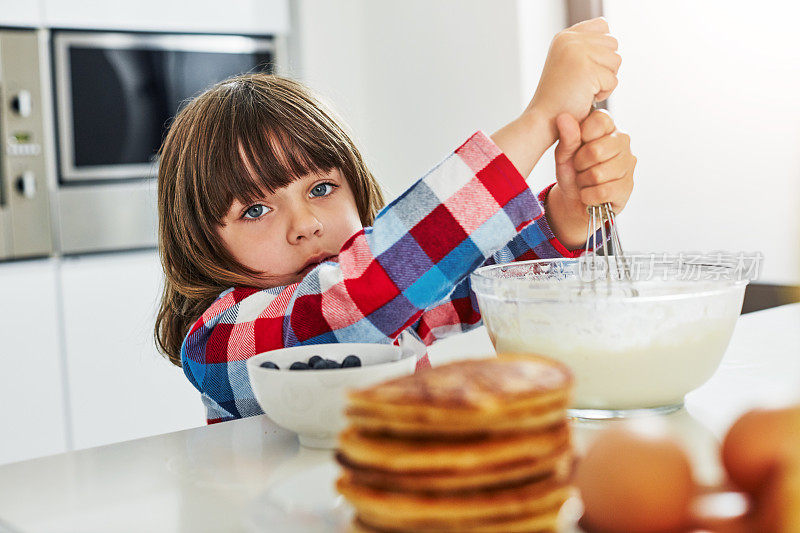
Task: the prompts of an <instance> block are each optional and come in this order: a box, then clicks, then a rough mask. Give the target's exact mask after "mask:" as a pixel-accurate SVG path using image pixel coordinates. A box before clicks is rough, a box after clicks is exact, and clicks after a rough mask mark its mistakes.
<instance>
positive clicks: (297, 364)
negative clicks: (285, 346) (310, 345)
mask: <svg viewBox="0 0 800 533" xmlns="http://www.w3.org/2000/svg"><path fill="white" fill-rule="evenodd" d="M308 369H309V366H308V365H307V364H305V363H302V362H300V361H295V362H294V363H292V366H290V367H289V370H308Z"/></svg>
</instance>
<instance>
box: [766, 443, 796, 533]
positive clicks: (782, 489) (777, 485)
mask: <svg viewBox="0 0 800 533" xmlns="http://www.w3.org/2000/svg"><path fill="white" fill-rule="evenodd" d="M792 455H793V456H792V457H791V458H790V459H788V460H786V459H784V460H782V461H780V462H779V463H778V465H777V466H776V467H775V468H774V469H773V470H772V471H771V472H770V475H769V476H768V477H767V480H766V483H765V485H764V490H763V491H762V492H761V493H760V494H759V495H758V502H757V511H756V512H757V515H758V525H759V527H758V531H760V532H763V533H797V532H798V531H800V449H795V450H794V451H793V452H792Z"/></svg>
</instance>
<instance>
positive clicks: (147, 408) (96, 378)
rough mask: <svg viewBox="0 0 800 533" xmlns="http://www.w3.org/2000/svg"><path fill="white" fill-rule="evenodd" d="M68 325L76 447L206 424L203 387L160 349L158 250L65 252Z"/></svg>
mask: <svg viewBox="0 0 800 533" xmlns="http://www.w3.org/2000/svg"><path fill="white" fill-rule="evenodd" d="M61 274H62V277H61V279H62V283H63V293H64V329H65V332H66V354H67V375H68V382H69V397H70V411H71V422H72V433H73V440H74V445H75V448H76V449H80V448H85V447H90V446H98V445H102V444H108V443H112V442H118V441H122V440H130V439H135V438H139V437H146V436H150V435H156V434H159V433H166V432H170V431H177V430H181V429H187V428H190V427H196V426H200V425H203V424H204V423H205V412H204V409H203V407H202V404H201V401H200V395H199V393H198V392H197V391H196V390H195V389H194V388H193V387H192V386H191V384H190V383H189V381H188V380H187V379H186V377H185V376H184V374H183V371H182V370H181V369H180V368H178V367H176V366H174V365H172V364H171V363H169V361H167V360H166V359H165V358H163V357H162V356H161V355H160V354H159V353H158V352H157V351H156V348H155V342H154V340H153V327H154V324H155V316H156V313H157V311H158V305H159V298H160V290H161V283H162V271H161V267H160V264H159V261H158V255H157V253H156V252H155V251H145V252H128V253H120V254H103V255H94V256H83V257H76V258H65V259H64V260H63V263H62V269H61Z"/></svg>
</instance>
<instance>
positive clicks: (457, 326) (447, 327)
mask: <svg viewBox="0 0 800 533" xmlns="http://www.w3.org/2000/svg"><path fill="white" fill-rule="evenodd" d="M553 187H554V184H551V185H549V186H547V187H546V188H545V189H543V190H542V191H541V192H540V193H539V194H538V199H539V202H540V203H541V204H542V205H546V200H547V197H548V195H549V193H550V192H551V190H552V189H553ZM606 233H607V235H608V234H609V231H608V228H606ZM594 242H596V243H597V246H594V247H593V249H596V248H599V247H600V246H602V235H601V232H600V230H598V231H597V233H596V234H595V236H594ZM584 251H585V248H584V247H583V246H581V247H580V248H579V249H576V250H568V249H567V248H566V247H565V246H564V245H563V244H562V243H561V242H560V241H559V240H558V239H557V238H556V237H555V235H554V234H553V232H552V230H551V229H550V226H549V224H548V223H547V220H546V217H542V218H540V219H539V220H538V223H537V224H534V225H531V226H528V227H527V228H525V229H524V230H522V231H521V232H520V233H519V234H518V235H517V236H516V237H514V239H512V240H511V242H509V243H508V245H507V246H505V247H504V248H502V249H501V250H499V251H498V252H497V253H495V254H494V255H493V256H492V257H490V258H488V259H487V260H486V261H485V262H484V263H483V264H482V265H481V266H484V265H494V264H502V263H508V262H511V261H527V260H534V259H548V258H558V257H565V258H574V257H579V256H581V255H582V254H583V253H584ZM481 324H482V320H481V314H480V310H479V309H478V302H477V299H476V298H475V294H474V292H473V291H472V284H471V281H470V279H469V278H467V279H465V280H464V281H462V282H461V283H460V284H459V285H458V286H457V287H456V288H455V290H453V292H452V293H451V294H450V295H448V296H447V298H445V299H444V300H443V301H441V302H439V303H437V304H435V305H434V306H433V307H431V308H429V309H427V310H425V312H423V313H422V315H421V316H420V319H419V320H418V321H417V322H416V323H415V324H414V329H415V330H416V331H417V334H418V335H419V336H420V338H421V339H422V341H423V342H424V343H425V344H426V345H427V346H430V345H431V344H433V343H434V342H435V341H437V340H440V339H444V338H446V337H449V336H450V335H453V334H455V333H465V332H467V331H470V330H472V329H474V328H476V327H478V326H480V325H481Z"/></svg>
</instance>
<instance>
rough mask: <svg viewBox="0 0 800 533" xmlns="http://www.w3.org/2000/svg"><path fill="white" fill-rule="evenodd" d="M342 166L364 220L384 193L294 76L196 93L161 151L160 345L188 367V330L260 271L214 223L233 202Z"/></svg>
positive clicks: (241, 81) (264, 77) (250, 77)
mask: <svg viewBox="0 0 800 533" xmlns="http://www.w3.org/2000/svg"><path fill="white" fill-rule="evenodd" d="M334 168H336V169H338V170H340V171H341V172H342V174H343V175H344V176H345V178H346V179H347V181H348V183H349V185H350V188H351V189H352V191H353V195H354V196H355V200H356V206H357V207H358V213H359V216H360V218H361V223H362V224H363V225H364V226H369V225H372V223H373V221H374V219H375V215H376V214H377V212H378V210H379V209H380V208H381V207H383V203H384V200H383V195H382V194H381V190H380V188H379V186H378V184H377V182H376V181H375V178H374V177H373V176H372V174H371V173H370V171H369V169H367V166H366V164H365V163H364V160H363V158H362V157H361V154H360V153H359V151H358V149H357V148H356V147H355V144H354V143H353V141H352V140H351V138H350V136H348V134H347V133H346V132H345V130H344V129H343V127H342V126H341V125H340V121H339V120H338V119H337V118H336V117H335V116H334V115H333V113H331V111H330V110H328V109H327V108H326V107H325V106H324V105H323V104H322V103H321V102H320V100H319V99H318V98H317V97H315V96H314V95H313V94H311V92H310V90H309V89H308V88H307V87H305V86H303V85H302V84H300V83H299V82H297V81H294V80H291V79H288V78H284V77H281V76H277V75H271V74H244V75H240V76H236V77H233V78H230V79H227V80H225V81H222V82H220V83H218V84H216V85H214V86H213V87H211V88H210V89H208V90H207V91H205V92H203V93H202V94H200V95H199V96H197V97H196V98H194V99H193V100H191V101H190V102H189V103H188V104H187V105H186V106H185V107H184V108H183V109H182V110H181V111H180V112H179V113H178V115H177V116H176V117H175V120H174V122H173V123H172V125H171V126H170V129H169V132H168V133H167V136H166V138H165V140H164V143H163V144H162V146H161V149H160V151H159V168H158V241H159V251H160V254H161V264H162V267H163V269H164V276H165V280H164V288H163V293H162V298H161V308H160V309H159V312H158V316H157V317H156V324H155V339H156V345H157V346H158V348H159V350H160V351H161V352H162V353H164V354H165V355H166V356H167V357H168V358H169V360H170V362H172V363H173V364H175V365H177V366H181V359H180V349H181V345H182V343H183V339H184V337H185V336H186V334H187V333H188V332H189V328H190V327H191V326H192V324H193V323H194V322H196V321H197V319H199V318H200V316H201V315H202V313H203V312H204V311H205V310H206V309H207V308H208V307H209V306H210V305H211V304H212V303H213V302H214V300H215V299H216V298H217V297H218V295H219V293H220V292H222V291H224V290H225V289H227V288H229V287H232V286H238V285H248V284H252V282H251V281H250V282H249V281H248V280H252V278H253V277H260V275H261V273H259V272H257V271H254V270H252V269H250V268H248V267H246V266H244V265H242V264H240V263H239V262H238V261H236V260H235V259H234V258H233V257H232V256H231V254H230V253H229V252H228V251H227V249H226V248H225V246H224V245H223V243H222V241H221V240H220V238H219V236H218V234H217V232H216V227H217V226H219V225H220V224H221V221H222V219H223V218H224V216H225V214H226V213H227V212H228V210H229V208H230V206H231V204H232V203H233V200H234V199H236V200H239V201H240V202H242V203H243V204H248V203H252V202H253V201H255V200H256V199H257V198H258V197H259V196H260V195H261V193H262V190H263V189H266V190H268V191H270V192H274V191H275V190H276V189H279V188H281V187H284V186H286V185H288V184H289V183H291V182H292V181H293V180H294V179H296V178H299V177H301V176H304V175H306V174H309V173H319V172H329V171H330V170H332V169H334Z"/></svg>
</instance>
